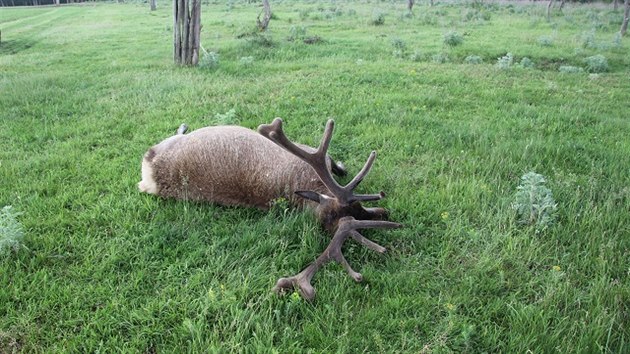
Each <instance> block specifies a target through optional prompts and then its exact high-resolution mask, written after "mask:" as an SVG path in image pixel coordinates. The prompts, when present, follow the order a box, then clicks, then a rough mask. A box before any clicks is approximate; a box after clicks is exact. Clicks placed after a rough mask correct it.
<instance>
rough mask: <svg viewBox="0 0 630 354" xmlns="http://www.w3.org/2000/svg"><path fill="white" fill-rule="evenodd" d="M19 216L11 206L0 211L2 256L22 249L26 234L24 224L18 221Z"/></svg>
mask: <svg viewBox="0 0 630 354" xmlns="http://www.w3.org/2000/svg"><path fill="white" fill-rule="evenodd" d="M18 215H20V213H18V212H15V211H14V210H13V207H12V206H10V205H7V206H5V207H3V208H2V209H0V256H5V255H7V254H8V253H9V252H11V251H13V252H17V251H18V250H19V249H20V247H22V241H23V240H24V232H23V231H22V224H20V223H19V222H18V221H17V216H18Z"/></svg>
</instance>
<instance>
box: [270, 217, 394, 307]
mask: <svg viewBox="0 0 630 354" xmlns="http://www.w3.org/2000/svg"><path fill="white" fill-rule="evenodd" d="M400 227H402V225H401V224H399V223H395V222H390V221H375V220H356V219H354V218H353V217H351V216H346V217H344V218H341V219H339V224H338V227H337V232H335V235H334V236H333V238H332V240H331V241H330V243H329V244H328V247H326V250H324V252H323V253H322V254H321V255H320V256H319V257H317V259H316V260H315V261H314V262H313V263H311V264H310V265H309V266H308V267H306V268H305V269H304V270H302V271H301V272H300V273H298V274H296V275H294V276H292V277H288V278H280V279H279V280H278V282H277V283H276V286H275V287H274V288H273V290H274V291H275V292H277V293H281V292H284V291H285V290H291V289H295V288H297V289H298V291H299V292H300V294H301V295H302V296H303V297H304V298H305V299H306V300H308V301H312V300H313V299H314V298H315V288H313V286H312V285H311V279H313V276H314V275H315V273H317V271H318V270H319V269H320V268H321V267H322V266H323V265H324V264H326V263H328V262H330V261H333V260H334V261H336V262H338V263H339V264H341V265H342V266H343V268H344V269H345V270H346V271H347V272H348V275H350V277H352V279H354V280H355V281H356V282H361V281H362V280H363V276H362V275H361V273H358V272H355V271H354V270H353V269H352V267H350V264H348V261H346V258H345V257H344V256H343V253H341V246H342V245H343V244H344V242H345V241H346V239H347V238H348V237H352V238H353V239H354V240H355V241H357V242H359V243H360V244H362V245H364V246H366V247H368V248H369V249H371V250H374V251H376V252H379V253H384V252H385V248H384V247H382V246H380V245H378V244H376V243H374V242H372V241H370V240H368V239H367V238H365V237H364V236H363V235H361V234H360V233H359V232H358V231H357V229H374V228H381V229H396V228H400Z"/></svg>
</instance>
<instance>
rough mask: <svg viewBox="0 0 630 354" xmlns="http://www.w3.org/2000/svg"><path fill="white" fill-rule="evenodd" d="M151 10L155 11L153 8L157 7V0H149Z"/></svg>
mask: <svg viewBox="0 0 630 354" xmlns="http://www.w3.org/2000/svg"><path fill="white" fill-rule="evenodd" d="M150 3H151V11H155V9H156V8H157V0H151V1H150Z"/></svg>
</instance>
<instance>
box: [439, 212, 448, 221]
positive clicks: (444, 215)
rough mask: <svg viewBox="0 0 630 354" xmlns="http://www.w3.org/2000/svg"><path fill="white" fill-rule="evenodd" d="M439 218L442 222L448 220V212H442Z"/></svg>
mask: <svg viewBox="0 0 630 354" xmlns="http://www.w3.org/2000/svg"><path fill="white" fill-rule="evenodd" d="M440 217H441V218H442V220H446V219H448V211H443V212H442V214H440Z"/></svg>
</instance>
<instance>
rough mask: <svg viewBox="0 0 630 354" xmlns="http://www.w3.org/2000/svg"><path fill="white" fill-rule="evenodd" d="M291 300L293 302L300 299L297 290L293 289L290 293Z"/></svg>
mask: <svg viewBox="0 0 630 354" xmlns="http://www.w3.org/2000/svg"><path fill="white" fill-rule="evenodd" d="M291 301H293V302H296V301H300V294H298V292H297V291H294V292H293V294H291Z"/></svg>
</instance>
